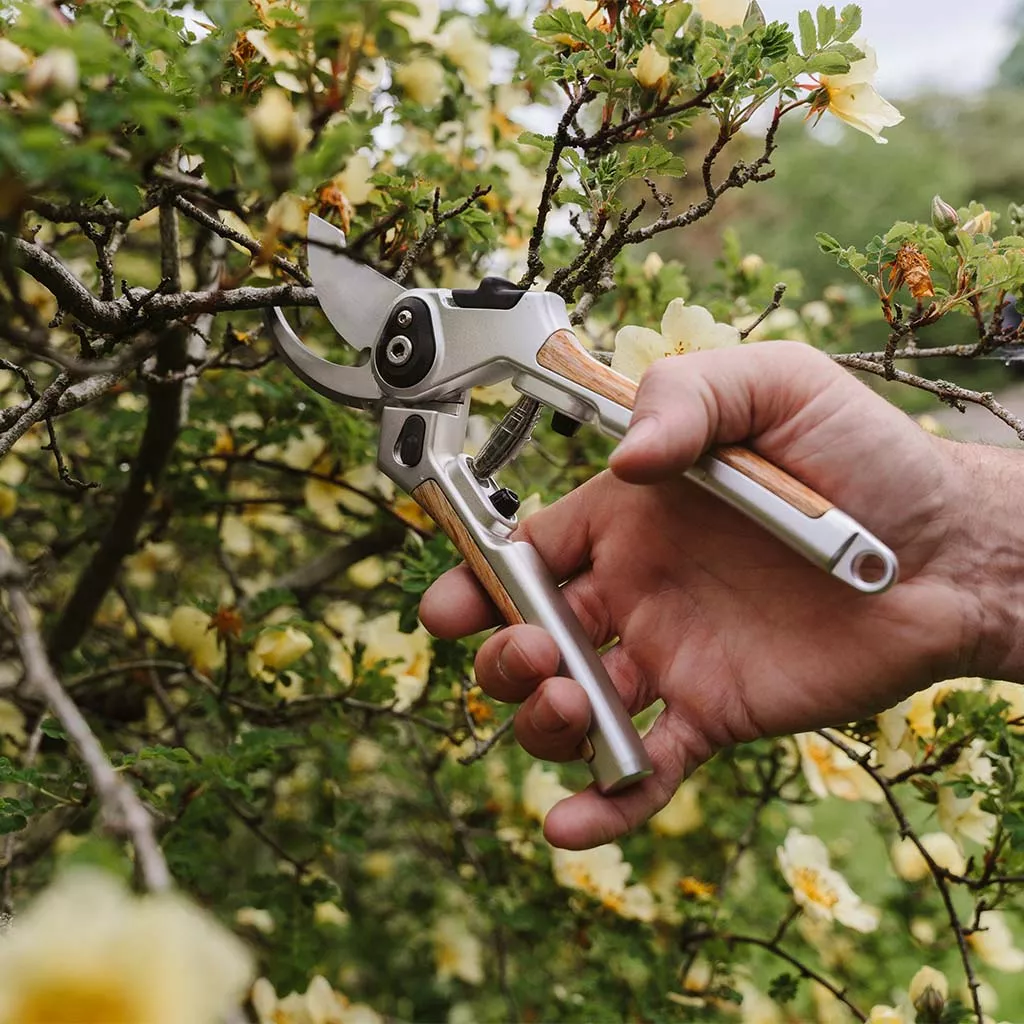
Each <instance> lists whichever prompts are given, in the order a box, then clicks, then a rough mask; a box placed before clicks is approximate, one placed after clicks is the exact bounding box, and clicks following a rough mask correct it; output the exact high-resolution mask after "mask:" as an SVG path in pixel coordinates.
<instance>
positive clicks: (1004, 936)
mask: <svg viewBox="0 0 1024 1024" xmlns="http://www.w3.org/2000/svg"><path fill="white" fill-rule="evenodd" d="M967 942H968V944H969V945H970V947H971V949H972V950H973V951H974V952H975V953H976V954H977V956H978V958H979V959H980V960H982V961H984V962H985V963H986V964H988V965H989V967H994V968H995V969H996V970H997V971H1005V972H1007V973H1008V974H1019V973H1020V972H1021V971H1024V950H1022V949H1018V948H1017V947H1016V945H1015V944H1014V938H1013V932H1011V931H1010V926H1009V925H1008V924H1007V923H1006V917H1005V915H1004V914H1003V912H1002V911H1001V910H986V911H984V912H983V913H982V914H981V915H980V917H979V918H978V931H975V932H972V933H971V934H970V935H968V936H967Z"/></svg>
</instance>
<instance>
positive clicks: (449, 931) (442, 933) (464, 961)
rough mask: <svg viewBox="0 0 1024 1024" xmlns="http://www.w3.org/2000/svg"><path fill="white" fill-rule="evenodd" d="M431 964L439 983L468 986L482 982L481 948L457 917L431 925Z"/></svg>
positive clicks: (447, 918)
mask: <svg viewBox="0 0 1024 1024" xmlns="http://www.w3.org/2000/svg"><path fill="white" fill-rule="evenodd" d="M433 940H434V963H435V966H436V968H437V977H438V980H440V981H446V980H447V979H449V978H458V979H459V980H460V981H464V982H466V983H467V984H469V985H482V984H483V982H484V957H483V954H484V947H483V943H482V942H481V941H480V939H478V938H477V936H476V935H474V934H473V933H472V932H471V931H470V930H469V926H468V925H467V924H466V922H465V921H464V920H463V919H462V918H461V917H442V918H441V919H440V920H438V921H437V922H436V923H435V924H434V929H433Z"/></svg>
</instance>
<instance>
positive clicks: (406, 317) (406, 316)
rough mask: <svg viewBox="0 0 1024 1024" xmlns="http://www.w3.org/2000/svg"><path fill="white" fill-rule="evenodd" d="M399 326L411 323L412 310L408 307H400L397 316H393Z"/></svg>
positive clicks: (406, 325)
mask: <svg viewBox="0 0 1024 1024" xmlns="http://www.w3.org/2000/svg"><path fill="white" fill-rule="evenodd" d="M395 320H396V321H397V323H398V326H399V327H408V326H409V324H411V323H412V311H411V310H409V309H400V310H399V311H398V316H396V317H395Z"/></svg>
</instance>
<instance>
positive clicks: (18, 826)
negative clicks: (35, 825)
mask: <svg viewBox="0 0 1024 1024" xmlns="http://www.w3.org/2000/svg"><path fill="white" fill-rule="evenodd" d="M27 824H28V818H26V817H25V815H24V814H0V836H6V835H9V834H10V833H11V832H20V831H21V830H22V829H23V828H24V827H25V826H26V825H27Z"/></svg>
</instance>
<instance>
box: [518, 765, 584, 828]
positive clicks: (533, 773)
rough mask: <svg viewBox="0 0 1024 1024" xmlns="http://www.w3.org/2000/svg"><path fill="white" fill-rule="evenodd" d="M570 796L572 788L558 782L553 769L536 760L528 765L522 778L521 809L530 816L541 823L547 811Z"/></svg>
mask: <svg viewBox="0 0 1024 1024" xmlns="http://www.w3.org/2000/svg"><path fill="white" fill-rule="evenodd" d="M570 796H572V790H571V789H566V787H565V786H563V785H562V783H561V782H559V780H558V774H557V773H556V772H555V771H553V770H551V769H548V768H545V767H543V765H541V764H540V762H538V761H534V762H533V763H532V764H531V765H530V770H529V771H528V772H527V773H526V778H525V779H523V791H522V801H523V810H524V811H525V812H526V813H527V814H528V815H529V816H530V817H531V818H533V819H534V820H535V821H539V822H541V823H543V821H544V819H545V818H546V817H547V816H548V811H550V810H551V808H552V807H554V806H555V804H557V803H559V802H561V801H562V800H564V799H565V798H566V797H570Z"/></svg>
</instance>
